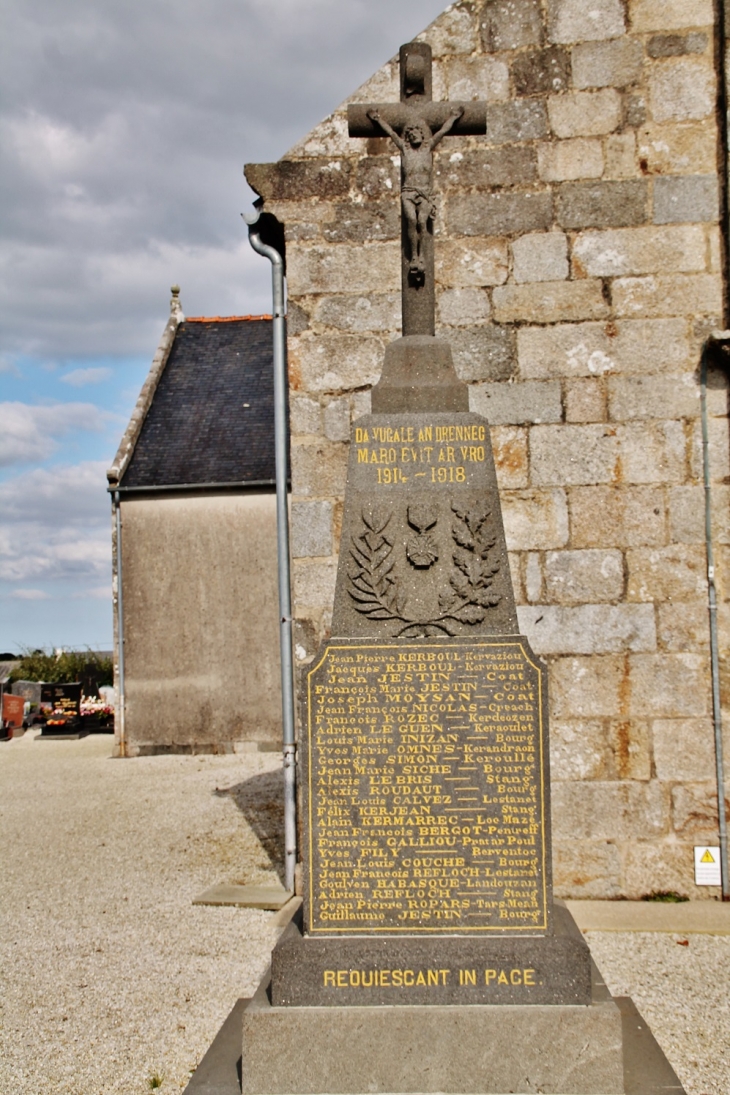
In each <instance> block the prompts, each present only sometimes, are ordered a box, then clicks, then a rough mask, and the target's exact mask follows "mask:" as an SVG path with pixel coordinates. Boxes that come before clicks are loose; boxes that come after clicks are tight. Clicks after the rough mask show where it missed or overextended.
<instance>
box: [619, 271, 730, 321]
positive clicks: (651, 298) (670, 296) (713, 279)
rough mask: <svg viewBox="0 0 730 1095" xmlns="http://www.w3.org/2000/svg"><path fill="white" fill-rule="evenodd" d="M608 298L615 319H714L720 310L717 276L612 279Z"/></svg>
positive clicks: (720, 300)
mask: <svg viewBox="0 0 730 1095" xmlns="http://www.w3.org/2000/svg"><path fill="white" fill-rule="evenodd" d="M611 295H612V299H613V305H614V310H615V312H616V315H617V316H619V317H621V316H638V315H642V316H646V317H647V318H650V317H652V316H677V315H687V316H694V315H709V316H717V315H719V314H720V312H721V310H722V282H721V279H720V277H719V276H718V275H717V274H677V275H676V276H673V277H672V276H667V277H655V276H651V277H637V278H616V280H615V281H614V282H613V285H612V288H611Z"/></svg>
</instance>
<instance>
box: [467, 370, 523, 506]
mask: <svg viewBox="0 0 730 1095" xmlns="http://www.w3.org/2000/svg"><path fill="white" fill-rule="evenodd" d="M475 391H478V388H477V389H475V388H471V389H470V391H469V404H470V405H469V409H470V410H472V411H474V410H476V408H475V407H474V406H472V404H471V400H472V397H473V394H474V393H475ZM491 436H492V451H493V453H494V464H495V467H496V469H497V486H498V487H499V489H500V490H521V489H523V488H525V487H526V486H527V431H526V430H524V429H520V428H519V427H516V426H493V427H492V429H491Z"/></svg>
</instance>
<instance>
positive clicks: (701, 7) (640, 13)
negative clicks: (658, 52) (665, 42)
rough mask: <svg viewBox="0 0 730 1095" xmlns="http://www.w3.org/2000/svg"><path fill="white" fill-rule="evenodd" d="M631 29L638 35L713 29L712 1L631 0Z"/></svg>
mask: <svg viewBox="0 0 730 1095" xmlns="http://www.w3.org/2000/svg"><path fill="white" fill-rule="evenodd" d="M629 15H630V18H631V29H632V30H633V31H634V33H636V34H647V33H649V32H651V31H653V30H657V31H667V30H675V29H681V28H682V27H711V26H712V25H713V22H714V11H713V6H712V0H630V4H629Z"/></svg>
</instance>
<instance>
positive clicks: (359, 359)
mask: <svg viewBox="0 0 730 1095" xmlns="http://www.w3.org/2000/svg"><path fill="white" fill-rule="evenodd" d="M290 361H291V368H292V372H293V373H294V374H295V376H297V377H298V378H299V381H300V384H301V386H302V387H303V388H304V389H305V390H306V391H310V392H334V391H339V390H342V389H347V388H359V387H361V386H362V385H363V384H374V383H375V382H376V380H377V379H378V377H379V376H380V370H381V368H382V364H383V343H382V342H381V341H380V339H376V338H363V337H357V336H355V335H341V334H340V335H319V336H317V337H308V336H302V337H301V338H299V339H297V341H296V343H293V345H292V347H291V350H290Z"/></svg>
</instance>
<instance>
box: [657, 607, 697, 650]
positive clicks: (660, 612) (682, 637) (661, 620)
mask: <svg viewBox="0 0 730 1095" xmlns="http://www.w3.org/2000/svg"><path fill="white" fill-rule="evenodd" d="M657 637H658V639H659V645H660V647H661V648H662V649H663V650H669V651H675V650H679V651H682V650H693V649H694V650H696V649H697V648H698V647H702V646H707V645H708V643H709V641H710V623H709V616H708V613H707V604H706V602H705V601H704V600H696V601H684V602H681V603H680V604H671V603H669V604H660V605H657Z"/></svg>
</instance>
